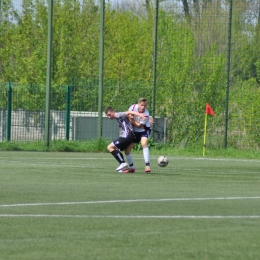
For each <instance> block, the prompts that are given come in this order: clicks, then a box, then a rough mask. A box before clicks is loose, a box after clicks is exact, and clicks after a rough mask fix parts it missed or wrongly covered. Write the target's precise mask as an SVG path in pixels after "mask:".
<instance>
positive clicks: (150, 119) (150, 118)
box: [149, 116, 154, 125]
mask: <svg viewBox="0 0 260 260" xmlns="http://www.w3.org/2000/svg"><path fill="white" fill-rule="evenodd" d="M149 123H150V125H153V124H154V119H153V117H152V116H150V117H149Z"/></svg>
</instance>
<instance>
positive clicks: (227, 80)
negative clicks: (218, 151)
mask: <svg viewBox="0 0 260 260" xmlns="http://www.w3.org/2000/svg"><path fill="white" fill-rule="evenodd" d="M232 10H233V1H232V0H230V2H229V20H228V50H227V76H226V105H225V132H224V148H227V134H228V103H229V80H230V79H229V77H230V57H231V36H232V34H231V30H232Z"/></svg>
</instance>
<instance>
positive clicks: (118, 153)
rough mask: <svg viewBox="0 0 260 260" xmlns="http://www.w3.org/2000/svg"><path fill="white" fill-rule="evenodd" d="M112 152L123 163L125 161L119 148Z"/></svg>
mask: <svg viewBox="0 0 260 260" xmlns="http://www.w3.org/2000/svg"><path fill="white" fill-rule="evenodd" d="M111 154H112V155H113V156H114V157H115V159H116V160H117V161H118V162H119V163H120V164H121V163H124V162H125V159H124V156H123V154H122V153H121V152H120V151H118V150H113V151H112V152H111Z"/></svg>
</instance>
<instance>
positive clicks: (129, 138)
mask: <svg viewBox="0 0 260 260" xmlns="http://www.w3.org/2000/svg"><path fill="white" fill-rule="evenodd" d="M105 114H106V116H107V117H108V118H109V119H112V120H113V119H116V120H117V122H118V126H119V129H120V136H119V138H118V139H116V140H114V141H113V142H112V143H111V144H109V145H108V147H107V149H108V151H109V152H110V153H111V154H112V155H113V156H114V157H115V159H116V160H117V161H118V162H119V166H118V167H117V168H116V170H117V171H118V172H122V170H124V169H126V168H128V165H127V163H126V162H125V159H124V156H123V154H122V153H121V151H123V150H125V148H126V147H128V146H129V145H130V144H132V143H133V142H135V134H134V129H133V125H132V123H131V122H130V121H129V119H128V116H129V115H135V116H138V117H139V118H144V117H145V116H144V115H143V114H142V113H139V112H136V111H126V112H116V111H115V110H114V109H113V108H112V107H108V108H106V110H105Z"/></svg>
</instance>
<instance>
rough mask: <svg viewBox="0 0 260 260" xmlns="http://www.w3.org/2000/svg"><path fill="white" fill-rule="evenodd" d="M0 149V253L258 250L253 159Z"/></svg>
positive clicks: (212, 254)
mask: <svg viewBox="0 0 260 260" xmlns="http://www.w3.org/2000/svg"><path fill="white" fill-rule="evenodd" d="M156 158H157V156H151V161H152V164H151V169H152V172H151V173H150V174H147V173H144V162H143V158H142V155H141V154H134V161H135V165H136V169H137V172H136V173H131V174H122V173H117V172H116V171H115V168H116V167H117V166H118V165H117V162H116V161H115V160H114V159H113V158H112V156H111V155H110V154H107V153H50V152H34V153H33V152H0V176H1V177H0V180H1V181H0V222H1V225H0V241H1V242H0V252H1V254H0V259H5V260H7V259H21V260H23V259H26V260H31V259H33V260H35V259H102V260H103V259H111V260H112V259H113V260H114V259H200V260H201V259H229V260H230V259H236V260H238V259H241V260H242V259H243V260H244V259H259V255H260V247H259V244H260V233H259V230H260V207H259V204H260V189H259V186H260V173H259V163H260V161H259V160H242V159H221V158H218V159H214V158H201V157H200V158H199V157H197V158H195V157H177V156H169V155H168V158H169V161H170V162H169V165H168V166H167V167H166V168H159V167H158V166H157V164H156Z"/></svg>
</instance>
